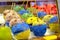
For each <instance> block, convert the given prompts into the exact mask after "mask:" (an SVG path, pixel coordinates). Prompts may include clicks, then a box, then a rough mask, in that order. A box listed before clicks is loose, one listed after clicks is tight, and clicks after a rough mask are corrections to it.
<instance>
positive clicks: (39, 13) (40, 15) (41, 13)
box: [37, 12, 46, 17]
mask: <svg viewBox="0 0 60 40" xmlns="http://www.w3.org/2000/svg"><path fill="white" fill-rule="evenodd" d="M45 15H46V13H45V12H38V13H37V16H38V17H44V16H45Z"/></svg>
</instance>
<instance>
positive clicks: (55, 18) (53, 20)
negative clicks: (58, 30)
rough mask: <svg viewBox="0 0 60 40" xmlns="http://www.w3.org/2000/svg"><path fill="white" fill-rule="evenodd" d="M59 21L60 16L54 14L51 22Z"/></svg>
mask: <svg viewBox="0 0 60 40" xmlns="http://www.w3.org/2000/svg"><path fill="white" fill-rule="evenodd" d="M57 21H58V17H57V16H54V17H53V18H51V19H50V21H49V22H50V23H53V22H57Z"/></svg>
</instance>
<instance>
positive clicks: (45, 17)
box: [43, 15, 54, 22]
mask: <svg viewBox="0 0 60 40" xmlns="http://www.w3.org/2000/svg"><path fill="white" fill-rule="evenodd" d="M52 17H54V16H53V15H46V16H44V18H43V21H45V22H48V21H49V20H50V19H51V18H52Z"/></svg>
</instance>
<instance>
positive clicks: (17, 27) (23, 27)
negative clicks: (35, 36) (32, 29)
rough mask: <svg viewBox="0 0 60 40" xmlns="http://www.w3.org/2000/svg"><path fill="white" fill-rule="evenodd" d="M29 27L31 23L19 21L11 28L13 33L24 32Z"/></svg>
mask: <svg viewBox="0 0 60 40" xmlns="http://www.w3.org/2000/svg"><path fill="white" fill-rule="evenodd" d="M27 29H29V25H28V24H26V23H17V24H15V25H14V26H12V28H11V30H12V32H13V34H17V33H20V32H23V31H25V30H27Z"/></svg>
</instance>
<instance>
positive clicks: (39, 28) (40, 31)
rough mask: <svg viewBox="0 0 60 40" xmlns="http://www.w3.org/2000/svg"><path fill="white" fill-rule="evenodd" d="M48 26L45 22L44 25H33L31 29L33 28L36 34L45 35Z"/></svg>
mask: <svg viewBox="0 0 60 40" xmlns="http://www.w3.org/2000/svg"><path fill="white" fill-rule="evenodd" d="M46 28H47V25H46V24H43V25H36V26H32V27H31V28H30V29H31V30H32V32H33V33H34V35H35V36H44V34H45V32H46Z"/></svg>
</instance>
